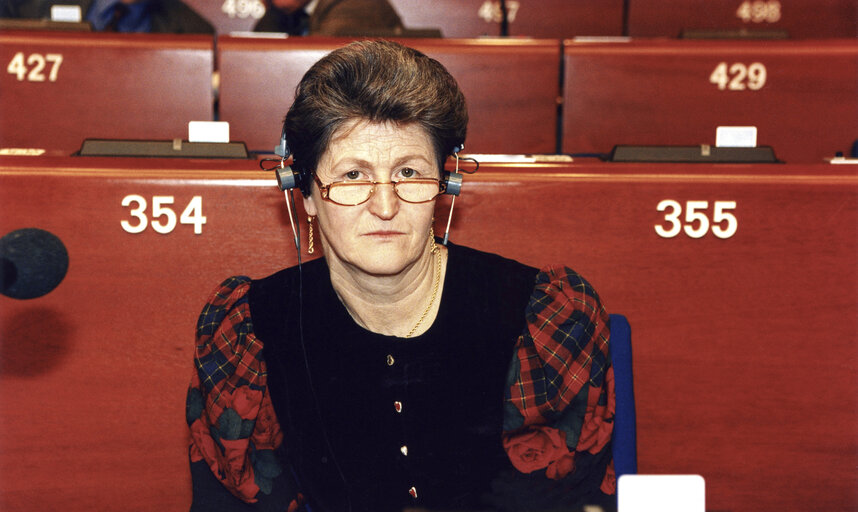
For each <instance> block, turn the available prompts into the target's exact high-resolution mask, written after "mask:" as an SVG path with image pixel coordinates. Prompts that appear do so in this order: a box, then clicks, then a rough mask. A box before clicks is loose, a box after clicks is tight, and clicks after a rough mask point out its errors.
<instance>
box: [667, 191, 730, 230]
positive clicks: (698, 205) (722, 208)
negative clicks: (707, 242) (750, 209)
mask: <svg viewBox="0 0 858 512" xmlns="http://www.w3.org/2000/svg"><path fill="white" fill-rule="evenodd" d="M708 208H709V201H686V202H685V224H683V223H682V221H681V220H680V216H681V215H682V205H681V204H680V203H679V201H674V200H673V199H665V200H663V201H661V202H660V203H658V206H656V209H657V210H658V211H660V212H664V211H667V213H666V214H665V215H664V220H665V221H666V222H667V224H666V225H659V224H656V225H655V232H656V233H658V236H660V237H662V238H673V237H675V236H676V235H678V234H679V233H680V232H683V231H684V232H685V234H686V235H688V236H689V237H691V238H703V237H704V236H705V235H706V233H708V232H709V228H710V224H711V228H712V234H713V235H715V236H717V237H718V238H730V237H731V236H733V235H735V234H736V231H737V230H738V229H739V221H738V220H737V219H736V216H735V215H733V213H732V212H730V211H729V210H735V209H736V201H715V202H714V203H713V209H712V220H711V222H710V220H709V216H708V215H707V212H706V210H707V209H708ZM722 223H723V224H724V225H723V226H722Z"/></svg>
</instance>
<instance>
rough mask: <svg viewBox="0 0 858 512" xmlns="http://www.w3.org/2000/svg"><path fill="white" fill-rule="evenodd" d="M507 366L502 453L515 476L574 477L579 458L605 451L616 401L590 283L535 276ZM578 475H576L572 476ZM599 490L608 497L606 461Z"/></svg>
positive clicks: (552, 272)
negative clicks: (523, 322) (522, 327)
mask: <svg viewBox="0 0 858 512" xmlns="http://www.w3.org/2000/svg"><path fill="white" fill-rule="evenodd" d="M525 315H526V321H527V328H526V330H525V332H523V333H522V334H521V336H519V339H518V341H517V343H516V346H515V353H514V356H513V359H512V363H511V365H510V369H509V375H508V381H507V384H508V386H507V388H506V396H505V400H506V401H505V409H504V440H503V444H504V449H505V450H506V452H507V455H508V456H509V459H510V462H511V463H512V465H513V466H514V467H515V468H516V469H517V470H518V471H520V472H521V473H528V474H530V473H534V472H542V474H544V475H545V477H547V478H548V479H551V480H561V479H565V478H574V477H575V476H576V475H575V473H576V470H581V471H584V469H580V468H577V467H576V462H577V459H578V458H579V454H581V453H584V452H587V453H589V454H593V455H596V454H599V453H600V452H602V451H604V450H610V449H611V448H610V440H611V435H612V433H613V425H614V412H615V405H616V404H615V398H616V395H615V393H614V372H613V368H612V367H611V364H610V356H609V349H608V340H609V338H610V331H609V317H608V314H607V312H606V311H605V309H604V307H602V304H601V302H600V301H599V297H598V295H597V294H596V292H595V290H594V289H593V288H592V287H591V286H590V284H589V283H588V282H587V281H585V280H584V278H582V277H581V276H580V275H578V274H577V273H575V272H574V271H573V270H571V269H568V268H554V267H547V268H546V269H543V270H542V271H541V272H539V274H538V275H537V277H536V286H535V288H534V290H533V293H532V295H531V297H530V301H529V303H528V306H527V310H526V313H525ZM578 476H580V475H578ZM600 489H601V490H602V491H603V492H604V493H605V494H613V493H614V492H615V489H616V478H615V476H614V471H613V462H611V463H609V464H608V466H607V469H606V470H605V474H604V476H603V477H602V484H601V487H600Z"/></svg>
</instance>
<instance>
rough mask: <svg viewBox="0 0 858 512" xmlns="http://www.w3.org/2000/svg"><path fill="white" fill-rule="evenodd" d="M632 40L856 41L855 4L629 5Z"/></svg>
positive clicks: (712, 1) (745, 0)
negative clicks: (737, 35) (686, 34)
mask: <svg viewBox="0 0 858 512" xmlns="http://www.w3.org/2000/svg"><path fill="white" fill-rule="evenodd" d="M628 16H629V35H631V36H635V37H653V36H668V37H676V36H678V35H679V34H680V32H682V31H683V29H704V30H734V31H739V30H743V29H744V30H748V31H760V30H763V31H766V30H768V31H771V30H777V31H786V32H787V34H788V35H789V37H791V38H828V37H856V36H858V4H856V3H855V0H630V2H629V14H628Z"/></svg>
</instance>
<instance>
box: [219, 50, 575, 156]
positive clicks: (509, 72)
mask: <svg viewBox="0 0 858 512" xmlns="http://www.w3.org/2000/svg"><path fill="white" fill-rule="evenodd" d="M348 41H349V40H348V39H339V38H315V37H305V38H290V39H270V38H245V37H229V36H225V37H221V38H219V39H218V45H217V52H218V66H219V70H220V117H221V120H223V121H228V122H229V123H230V134H231V137H232V138H233V140H241V141H244V142H246V143H247V146H248V148H249V149H253V150H264V151H269V152H270V151H271V150H272V148H273V147H274V145H276V144H277V141H278V140H279V138H280V131H281V129H282V125H283V117H284V116H285V115H286V111H287V110H288V109H289V106H290V105H291V104H292V100H293V98H294V94H295V87H296V86H297V85H298V82H299V81H300V80H301V77H302V76H303V75H304V73H305V72H306V71H307V69H309V68H310V66H312V65H313V63H315V62H316V61H317V60H319V59H320V58H321V57H322V56H324V55H325V54H327V53H329V52H330V51H331V50H333V49H334V48H337V47H339V46H341V45H343V44H346V43H347V42H348ZM403 43H405V44H407V45H409V46H412V47H414V48H416V49H418V50H420V51H422V52H424V53H426V54H427V55H429V56H430V57H433V58H435V59H437V60H438V61H439V62H441V64H443V65H444V66H446V67H447V69H448V70H449V71H450V73H451V74H452V75H453V76H454V77H456V80H457V81H458V82H459V86H460V87H461V89H462V91H463V92H464V94H465V97H466V99H467V101H468V112H469V114H470V124H469V126H468V138H467V140H466V141H465V148H466V150H467V151H468V152H471V153H474V152H476V153H553V152H554V151H555V149H556V125H555V120H556V119H557V100H558V97H559V85H558V84H559V73H560V72H559V66H558V64H559V59H560V46H559V43H558V42H557V41H554V40H520V41H519V40H502V39H411V40H404V41H403Z"/></svg>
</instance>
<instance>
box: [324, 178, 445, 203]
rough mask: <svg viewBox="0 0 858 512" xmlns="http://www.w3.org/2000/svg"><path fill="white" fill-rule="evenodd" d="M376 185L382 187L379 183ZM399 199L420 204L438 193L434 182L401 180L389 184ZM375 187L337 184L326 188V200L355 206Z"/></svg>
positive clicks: (367, 182)
mask: <svg viewBox="0 0 858 512" xmlns="http://www.w3.org/2000/svg"><path fill="white" fill-rule="evenodd" d="M378 185H383V184H381V183H379V184H378ZM391 185H393V190H394V191H395V192H396V195H397V196H399V198H400V199H402V200H403V201H406V202H409V203H422V202H424V201H429V200H431V199H433V198H434V197H435V196H437V195H438V193H439V187H438V181H436V180H403V181H398V182H394V183H391ZM375 186H376V185H375V184H374V183H372V182H369V181H365V182H359V183H349V182H337V183H332V184H331V185H330V186H329V188H328V199H330V200H331V201H333V202H335V203H339V204H342V205H357V204H361V203H363V202H365V201H367V200H368V199H369V197H370V196H371V195H372V193H373V189H374V187H375Z"/></svg>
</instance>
